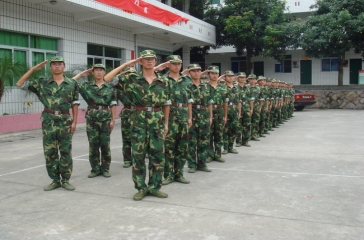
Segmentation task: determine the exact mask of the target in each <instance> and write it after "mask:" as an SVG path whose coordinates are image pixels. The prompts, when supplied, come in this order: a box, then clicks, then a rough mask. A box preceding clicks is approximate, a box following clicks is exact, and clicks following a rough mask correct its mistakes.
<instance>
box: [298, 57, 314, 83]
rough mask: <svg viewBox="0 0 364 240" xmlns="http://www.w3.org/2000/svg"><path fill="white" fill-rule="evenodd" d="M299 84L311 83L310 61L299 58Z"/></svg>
mask: <svg viewBox="0 0 364 240" xmlns="http://www.w3.org/2000/svg"><path fill="white" fill-rule="evenodd" d="M300 76H301V84H302V85H303V84H312V61H311V60H301V74H300Z"/></svg>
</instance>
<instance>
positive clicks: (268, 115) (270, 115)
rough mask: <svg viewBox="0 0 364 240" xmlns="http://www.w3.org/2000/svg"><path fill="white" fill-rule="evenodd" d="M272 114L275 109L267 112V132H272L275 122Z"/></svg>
mask: <svg viewBox="0 0 364 240" xmlns="http://www.w3.org/2000/svg"><path fill="white" fill-rule="evenodd" d="M272 112H274V110H273V108H271V109H270V110H268V112H267V121H266V130H267V131H268V130H270V129H272V127H273V126H272V122H273V117H272V115H273V114H272Z"/></svg>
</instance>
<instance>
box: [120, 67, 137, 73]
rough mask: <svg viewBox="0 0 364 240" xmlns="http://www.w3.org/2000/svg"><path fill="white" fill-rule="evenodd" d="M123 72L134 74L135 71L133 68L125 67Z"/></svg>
mask: <svg viewBox="0 0 364 240" xmlns="http://www.w3.org/2000/svg"><path fill="white" fill-rule="evenodd" d="M123 72H129V73H136V72H137V70H136V69H135V67H126V68H124V69H123Z"/></svg>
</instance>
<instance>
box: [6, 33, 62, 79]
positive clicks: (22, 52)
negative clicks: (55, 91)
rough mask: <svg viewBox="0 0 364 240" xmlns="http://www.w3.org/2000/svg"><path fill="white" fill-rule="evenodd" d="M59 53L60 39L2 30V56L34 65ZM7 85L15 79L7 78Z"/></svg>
mask: <svg viewBox="0 0 364 240" xmlns="http://www.w3.org/2000/svg"><path fill="white" fill-rule="evenodd" d="M57 54H58V40H57V39H55V38H49V37H44V36H35V35H28V34H23V33H17V32H8V31H2V30H0V58H3V57H7V58H12V59H13V60H14V61H18V62H22V63H25V64H26V65H28V66H34V65H36V64H38V63H40V62H42V61H44V60H45V59H50V58H51V57H54V56H56V55H57ZM46 67H48V66H46ZM5 85H6V86H12V85H13V80H12V79H7V80H6V81H5Z"/></svg>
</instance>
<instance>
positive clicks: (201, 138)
mask: <svg viewBox="0 0 364 240" xmlns="http://www.w3.org/2000/svg"><path fill="white" fill-rule="evenodd" d="M209 119H210V112H209V110H208V109H192V126H191V127H190V129H189V130H188V140H189V146H188V158H187V163H188V167H189V168H196V167H205V166H206V158H207V155H208V149H209V147H210V146H209V143H210V122H209Z"/></svg>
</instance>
